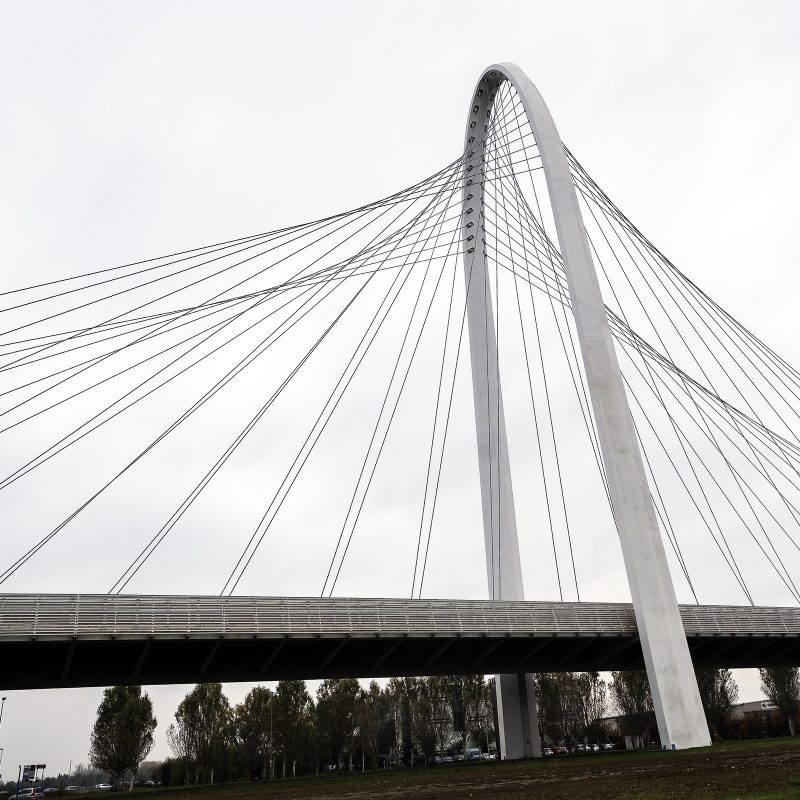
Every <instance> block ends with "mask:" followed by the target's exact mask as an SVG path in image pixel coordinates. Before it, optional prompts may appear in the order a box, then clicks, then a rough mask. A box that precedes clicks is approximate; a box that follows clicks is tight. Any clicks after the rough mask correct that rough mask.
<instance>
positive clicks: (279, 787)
mask: <svg viewBox="0 0 800 800" xmlns="http://www.w3.org/2000/svg"><path fill="white" fill-rule="evenodd" d="M147 795H148V797H150V798H152V799H153V800H170V799H171V798H179V797H181V798H183V797H186V798H187V800H260V799H261V798H264V800H282V799H284V798H285V799H286V800H305V798H313V799H314V800H339V798H363V799H364V800H366V799H367V798H373V797H374V798H387V800H388V799H389V798H397V799H398V800H400V799H403V798H421V799H422V800H433V799H434V798H446V799H449V798H453V799H455V798H483V799H484V800H501V798H502V799H503V800H505V798H509V799H513V800H516V798H535V799H536V800H538V798H542V800H656V798H658V799H659V800H660V798H669V799H670V800H672V799H673V798H674V799H675V800H678V798H680V800H705V799H706V798H709V799H710V798H714V800H728V799H729V798H730V799H731V800H733V799H734V798H740V799H741V800H788V799H789V798H792V799H793V800H800V741H796V740H791V739H772V740H768V741H757V742H731V743H726V744H721V745H715V746H714V747H708V748H703V749H700V750H691V751H683V752H680V751H679V752H663V753H662V752H637V753H625V752H620V753H617V752H615V753H598V754H594V755H584V756H574V757H564V756H561V757H558V756H557V757H552V758H549V759H544V760H539V761H525V762H506V763H491V762H489V763H486V762H483V763H475V764H474V765H463V766H456V767H442V768H433V769H413V770H387V771H381V772H376V773H369V772H368V773H365V774H355V775H346V774H345V775H324V776H319V777H309V778H298V779H296V780H289V779H287V780H278V781H272V782H265V783H258V782H254V783H234V784H226V785H220V786H197V787H189V788H173V789H163V790H157V791H152V790H150V791H147Z"/></svg>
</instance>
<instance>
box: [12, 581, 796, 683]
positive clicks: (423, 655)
mask: <svg viewBox="0 0 800 800" xmlns="http://www.w3.org/2000/svg"><path fill="white" fill-rule="evenodd" d="M0 614H2V617H0V623H2V626H1V628H0V629H1V630H2V633H0V645H1V646H2V647H3V651H4V653H5V654H6V656H7V657H6V658H5V659H4V664H3V667H2V670H3V672H2V674H3V686H4V688H8V689H29V688H54V687H61V686H96V685H97V684H98V683H99V684H103V683H113V684H115V685H120V684H139V683H144V684H155V683H191V682H193V681H209V680H218V681H264V680H281V679H284V678H294V677H296V676H298V675H302V676H304V677H305V678H308V679H313V678H331V677H334V678H335V677H352V676H353V675H358V676H359V677H365V678H371V677H383V676H387V675H393V676H399V675H423V674H425V675H434V674H444V675H451V674H458V673H460V672H471V673H474V672H483V671H486V672H490V673H501V674H507V673H516V672H519V671H525V672H554V671H559V670H570V671H573V670H597V669H608V670H611V669H642V667H643V665H644V661H643V660H642V648H641V644H640V642H639V637H638V631H637V627H636V618H635V616H634V613H633V607H632V606H631V604H630V603H545V602H524V601H507V600H499V601H498V600H408V599H406V600H387V599H378V600H374V599H372V600H371V599H353V598H339V597H333V598H331V597H326V598H302V597H297V598H271V597H179V596H169V595H167V596H161V597H159V596H153V595H146V596H140V597H139V596H136V595H118V596H107V595H73V596H70V595H7V596H6V597H3V598H2V605H0ZM681 618H682V622H683V626H684V630H685V631H686V636H687V639H688V641H689V648H690V651H691V653H692V659H693V661H694V663H695V665H696V666H697V667H701V668H702V667H719V666H733V667H753V666H786V665H790V664H794V663H796V662H797V658H798V650H800V609H795V608H751V607H749V606H682V607H681Z"/></svg>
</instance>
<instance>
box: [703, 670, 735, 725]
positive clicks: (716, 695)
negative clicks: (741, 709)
mask: <svg viewBox="0 0 800 800" xmlns="http://www.w3.org/2000/svg"><path fill="white" fill-rule="evenodd" d="M695 676H696V677H697V688H698V689H699V690H700V699H701V700H702V702H703V711H705V714H706V721H707V722H708V727H709V728H711V731H712V733H715V734H716V735H717V736H718V737H719V738H720V739H723V738H724V736H725V734H726V733H727V720H728V716H729V714H730V712H731V708H733V706H734V704H735V703H736V701H737V700H738V699H739V687H738V686H737V685H736V681H735V680H734V679H733V675H732V674H731V671H730V670H729V669H698V670H695Z"/></svg>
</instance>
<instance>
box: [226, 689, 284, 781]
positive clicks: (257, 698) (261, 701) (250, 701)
mask: <svg viewBox="0 0 800 800" xmlns="http://www.w3.org/2000/svg"><path fill="white" fill-rule="evenodd" d="M274 699H275V695H274V694H273V693H272V692H271V691H270V690H269V689H268V688H267V687H266V686H256V687H254V688H253V689H251V690H250V691H249V692H248V693H247V696H246V697H245V698H244V702H243V703H241V704H240V705H238V706H236V708H235V709H234V717H235V727H236V737H237V739H238V740H239V741H240V742H241V743H242V744H243V745H244V748H245V751H246V753H247V754H248V756H250V757H251V758H253V757H254V758H255V759H256V760H257V761H258V764H259V767H260V769H261V779H262V780H263V779H264V778H266V777H267V771H268V770H269V775H270V777H272V759H273V752H274V748H273V744H274V743H273V730H274V728H273V722H274V719H273V708H272V703H273V701H274Z"/></svg>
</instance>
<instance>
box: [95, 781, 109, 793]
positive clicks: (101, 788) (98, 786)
mask: <svg viewBox="0 0 800 800" xmlns="http://www.w3.org/2000/svg"><path fill="white" fill-rule="evenodd" d="M94 788H95V789H97V790H98V791H100V792H110V791H111V789H112V786H111V784H110V783H96V784H95V785H94Z"/></svg>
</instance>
